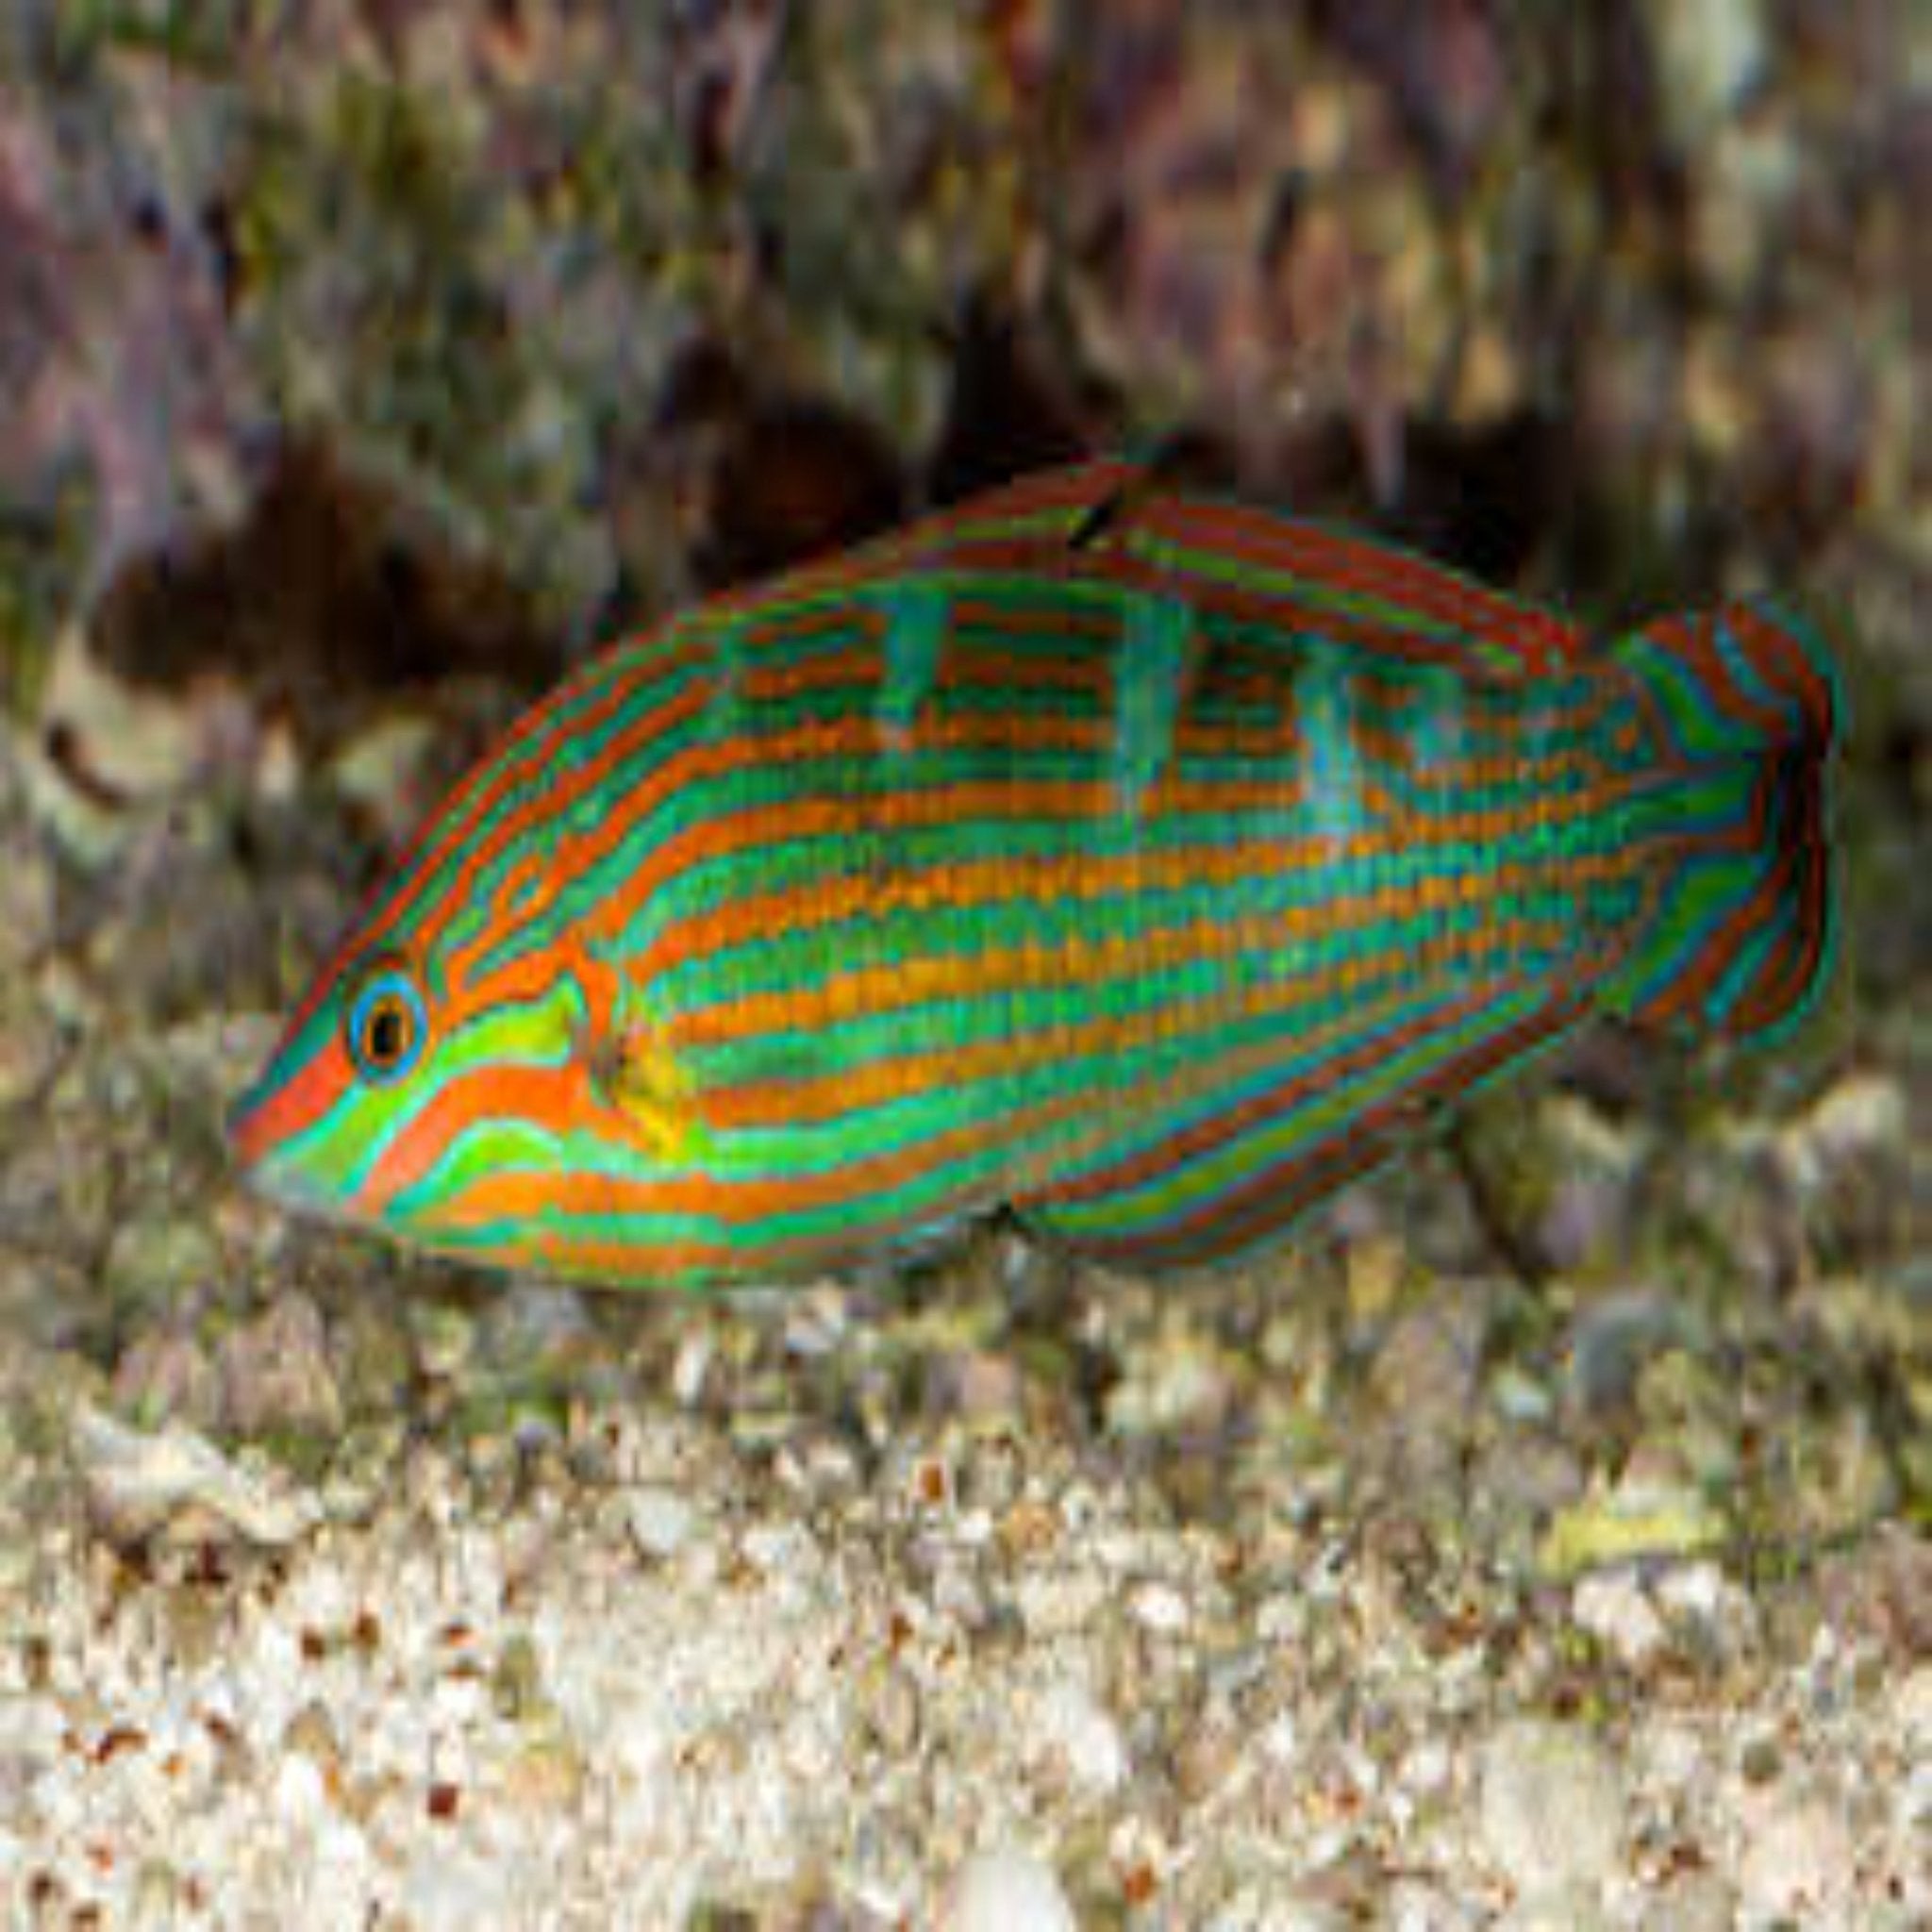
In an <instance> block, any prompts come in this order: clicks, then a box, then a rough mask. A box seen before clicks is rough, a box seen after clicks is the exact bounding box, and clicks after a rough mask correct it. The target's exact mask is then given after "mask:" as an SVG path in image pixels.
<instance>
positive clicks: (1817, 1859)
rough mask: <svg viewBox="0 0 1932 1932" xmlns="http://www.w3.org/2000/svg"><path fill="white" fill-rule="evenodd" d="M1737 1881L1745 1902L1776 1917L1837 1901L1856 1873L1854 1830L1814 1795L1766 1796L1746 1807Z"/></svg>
mask: <svg viewBox="0 0 1932 1932" xmlns="http://www.w3.org/2000/svg"><path fill="white" fill-rule="evenodd" d="M1741 1809H1742V1817H1741V1823H1742V1824H1743V1828H1744V1842H1743V1847H1742V1850H1741V1852H1740V1857H1739V1859H1738V1884H1739V1888H1740V1890H1741V1891H1742V1892H1743V1895H1744V1900H1745V1903H1746V1904H1747V1905H1749V1906H1752V1907H1756V1908H1757V1910H1758V1911H1759V1912H1764V1913H1770V1914H1773V1915H1776V1916H1785V1915H1787V1914H1795V1913H1799V1912H1807V1911H1809V1912H1816V1911H1819V1910H1820V1909H1821V1908H1823V1907H1826V1906H1829V1905H1832V1904H1834V1903H1836V1902H1837V1901H1838V1900H1839V1899H1840V1894H1841V1891H1842V1889H1843V1887H1844V1885H1845V1883H1846V1881H1847V1879H1848V1878H1849V1876H1850V1874H1851V1870H1852V1835H1851V1832H1850V1830H1849V1829H1848V1828H1847V1826H1846V1824H1845V1822H1844V1820H1843V1819H1842V1818H1841V1817H1840V1815H1839V1814H1838V1813H1837V1812H1836V1811H1834V1810H1832V1809H1831V1808H1829V1807H1827V1806H1825V1805H1824V1804H1822V1803H1820V1802H1818V1801H1817V1800H1815V1799H1805V1798H1797V1797H1792V1796H1790V1795H1786V1794H1779V1795H1776V1796H1769V1795H1767V1796H1765V1797H1761V1798H1759V1799H1758V1800H1757V1802H1755V1803H1754V1802H1748V1801H1747V1803H1746V1804H1745V1805H1744V1806H1743V1807H1741Z"/></svg>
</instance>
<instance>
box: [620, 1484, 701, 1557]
mask: <svg viewBox="0 0 1932 1932" xmlns="http://www.w3.org/2000/svg"><path fill="white" fill-rule="evenodd" d="M626 1513H627V1515H628V1519H629V1524H630V1540H631V1541H632V1542H634V1543H635V1544H636V1545H637V1547H638V1551H639V1554H640V1555H641V1556H643V1557H648V1558H649V1559H650V1560H651V1561H652V1562H654V1563H668V1562H669V1561H670V1560H671V1558H672V1557H675V1556H676V1554H677V1553H678V1551H679V1550H681V1549H683V1548H684V1546H685V1545H686V1544H687V1543H688V1542H689V1541H691V1531H692V1530H693V1529H695V1528H696V1526H697V1520H698V1517H697V1511H696V1510H695V1509H693V1508H692V1507H691V1504H690V1503H689V1502H687V1501H686V1500H685V1498H684V1497H682V1496H680V1495H679V1494H678V1493H677V1492H676V1491H675V1490H660V1489H644V1490H634V1491H632V1492H631V1497H630V1504H629V1508H628V1510H627V1512H626Z"/></svg>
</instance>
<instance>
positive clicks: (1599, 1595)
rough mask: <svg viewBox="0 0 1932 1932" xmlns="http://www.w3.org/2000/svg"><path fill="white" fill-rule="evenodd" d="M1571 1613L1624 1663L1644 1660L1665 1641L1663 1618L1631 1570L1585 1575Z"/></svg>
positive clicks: (1576, 1591) (1636, 1662)
mask: <svg viewBox="0 0 1932 1932" xmlns="http://www.w3.org/2000/svg"><path fill="white" fill-rule="evenodd" d="M1570 1614H1571V1615H1572V1616H1573V1617H1574V1619H1575V1620H1576V1624H1577V1627H1578V1628H1579V1629H1582V1630H1587V1631H1588V1632H1589V1633H1590V1634H1591V1636H1592V1637H1594V1638H1595V1639H1596V1641H1598V1642H1599V1643H1601V1644H1602V1645H1603V1646H1604V1647H1605V1648H1606V1649H1607V1651H1609V1653H1610V1654H1611V1656H1613V1657H1616V1658H1617V1659H1618V1661H1619V1662H1621V1663H1624V1664H1629V1665H1638V1664H1641V1663H1643V1662H1644V1661H1645V1660H1646V1659H1648V1658H1649V1657H1654V1656H1655V1655H1656V1654H1657V1647H1658V1646H1659V1645H1660V1644H1661V1643H1662V1642H1663V1641H1664V1623H1663V1619H1662V1618H1661V1617H1659V1616H1658V1615H1657V1611H1656V1609H1655V1607H1653V1606H1652V1604H1651V1601H1650V1598H1649V1596H1648V1595H1647V1594H1646V1593H1645V1591H1644V1588H1643V1586H1642V1584H1641V1583H1640V1582H1639V1581H1638V1580H1637V1578H1636V1577H1635V1576H1634V1575H1632V1574H1630V1573H1629V1572H1628V1571H1604V1572H1598V1573H1593V1574H1591V1575H1588V1576H1586V1577H1584V1578H1583V1580H1582V1581H1581V1582H1580V1583H1578V1584H1577V1586H1576V1589H1575V1592H1574V1595H1573V1596H1572V1598H1571V1602H1570Z"/></svg>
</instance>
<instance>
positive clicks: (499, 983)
mask: <svg viewBox="0 0 1932 1932" xmlns="http://www.w3.org/2000/svg"><path fill="white" fill-rule="evenodd" d="M575 963H576V962H575V961H574V960H573V959H572V958H571V955H570V949H569V948H568V946H553V947H551V948H549V949H547V950H546V951H545V952H543V953H541V955H539V956H538V957H535V958H528V959H525V960H524V961H522V962H520V963H519V965H518V966H516V967H515V968H513V969H508V970H505V971H503V972H499V973H495V974H489V975H483V976H478V975H472V976H469V977H464V976H462V975H459V974H452V973H451V972H449V971H448V970H447V967H446V962H445V961H443V960H442V959H441V958H438V957H436V956H435V955H434V954H433V953H429V952H426V951H413V952H412V951H411V950H410V949H409V948H408V947H404V946H397V945H395V944H393V943H390V942H388V940H387V937H386V936H372V937H371V938H369V939H367V940H359V939H356V938H352V939H351V941H350V942H349V943H348V944H347V945H346V946H345V947H344V948H343V950H342V952H341V955H340V957H339V958H337V960H336V961H335V962H334V963H333V964H332V965H331V966H330V967H329V968H328V969H327V970H326V971H325V972H324V974H322V975H321V977H320V978H319V980H318V981H317V983H316V984H315V986H314V987H313V989H312V990H311V991H310V992H309V994H308V998H307V999H306V1000H305V1001H304V1002H303V1004H302V1005H301V1007H300V1008H298V1009H297V1011H296V1013H295V1015H294V1018H293V1019H292V1020H291V1022H290V1024H289V1025H288V1027H287V1029H286V1030H285V1032H284V1034H283V1036H282V1038H281V1041H280V1042H279V1044H278V1045H277V1046H276V1047H275V1051H274V1052H273V1054H271V1056H270V1057H269V1059H268V1061H267V1063H266V1065H265V1066H264V1067H263V1068H262V1069H261V1071H260V1073H259V1074H258V1076H257V1078H256V1080H255V1081H254V1083H253V1084H252V1085H251V1086H250V1087H249V1088H248V1089H247V1091H245V1092H244V1093H243V1094H242V1098H241V1099H240V1100H239V1101H238V1102H237V1104H236V1106H235V1108H234V1109H233V1111H232V1113H231V1114H230V1116H229V1120H228V1140H229V1145H230V1147H231V1149H232V1150H233V1153H234V1156H235V1158H236V1161H237V1164H238V1166H239V1167H240V1168H241V1170H242V1174H243V1176H244V1178H245V1179H246V1180H247V1182H248V1184H249V1185H250V1186H251V1187H252V1188H253V1189H254V1190H255V1191H258V1192H259V1193H261V1194H263V1195H265V1196H266V1197H268V1198H269V1199H271V1200H273V1201H275V1203H276V1204H277V1205H279V1206H281V1207H284V1208H290V1209H291V1210H293V1211H295V1212H297V1213H300V1214H305V1215H310V1216H316V1217H320V1218H323V1219H325V1220H329V1221H334V1222H339V1223H345V1224H351V1225H359V1226H364V1227H368V1228H371V1229H374V1230H376V1231H379V1232H381V1233H383V1234H386V1235H389V1236H391V1237H393V1238H396V1239H398V1240H401V1241H405V1242H407V1243H408V1244H410V1245H413V1246H421V1247H427V1248H431V1249H436V1250H439V1251H441V1252H445V1253H451V1254H456V1255H460V1256H463V1257H468V1258H471V1259H475V1260H478V1261H482V1262H485V1263H488V1264H493V1265H498V1266H520V1265H546V1264H551V1263H554V1262H555V1261H556V1260H557V1259H558V1257H556V1256H555V1255H553V1254H552V1252H551V1249H552V1247H553V1246H554V1242H553V1241H552V1239H551V1237H552V1234H553V1232H554V1229H553V1228H552V1226H551V1217H550V1213H549V1210H550V1209H551V1208H552V1207H553V1206H554V1204H555V1202H556V1200H557V1199H558V1196H559V1194H560V1192H561V1191H563V1190H564V1188H565V1187H566V1186H567V1184H568V1177H569V1175H570V1174H572V1173H573V1172H574V1171H577V1172H580V1171H581V1170H583V1169H584V1168H585V1167H586V1166H591V1167H594V1166H596V1165H597V1164H598V1162H597V1159H596V1158H595V1156H594V1154H593V1153H592V1152H591V1150H592V1149H593V1148H594V1147H597V1146H602V1145H605V1144H606V1143H608V1148H609V1150H610V1155H611V1158H615V1159H622V1160H623V1161H624V1162H625V1163H627V1166H628V1169H629V1171H631V1172H633V1173H635V1172H636V1171H638V1170H639V1169H640V1168H641V1167H644V1166H647V1165H648V1164H649V1160H650V1155H651V1148H650V1144H649V1141H648V1139H647V1137H645V1136H643V1135H642V1134H641V1133H640V1132H639V1131H638V1130H637V1128H636V1126H635V1124H634V1122H633V1121H631V1120H630V1119H629V1118H628V1117H627V1116H626V1115H625V1112H624V1110H623V1109H622V1108H619V1107H617V1106H615V1105H614V1104H612V1102H611V1101H610V1100H609V1098H608V1097H607V1095H606V1093H605V1091H604V1090H603V1087H602V1086H601V1085H600V1083H599V1081H598V1080H597V1078H596V1077H595V1069H596V1066H597V1064H598V1059H599V1050H598V1048H597V1046H596V1043H595V1040H594V1038H593V1034H594V1029H593V1027H592V1026H591V1024H590V1015H589V1012H588V1002H587V996H586V991H585V985H586V975H584V974H581V973H580V972H578V971H577V970H575ZM563 1258H565V1259H567V1258H568V1257H563Z"/></svg>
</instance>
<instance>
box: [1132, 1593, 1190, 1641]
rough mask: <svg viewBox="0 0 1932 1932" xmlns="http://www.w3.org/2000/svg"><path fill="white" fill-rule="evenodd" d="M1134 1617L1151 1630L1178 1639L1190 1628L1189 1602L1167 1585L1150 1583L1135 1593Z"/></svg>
mask: <svg viewBox="0 0 1932 1932" xmlns="http://www.w3.org/2000/svg"><path fill="white" fill-rule="evenodd" d="M1134 1615H1135V1616H1136V1617H1138V1618H1139V1619H1140V1621H1141V1624H1144V1625H1145V1626H1146V1628H1148V1629H1149V1630H1152V1631H1155V1632H1157V1633H1158V1634H1159V1635H1160V1636H1163V1637H1176V1636H1178V1635H1179V1634H1180V1633H1181V1632H1182V1631H1183V1630H1185V1629H1186V1628H1187V1627H1188V1623H1189V1612H1188V1600H1187V1598H1186V1597H1184V1596H1183V1595H1182V1594H1181V1593H1180V1591H1177V1590H1174V1589H1173V1588H1171V1587H1170V1586H1169V1585H1167V1584H1165V1583H1149V1584H1146V1585H1144V1586H1143V1587H1142V1588H1141V1589H1140V1590H1138V1591H1135V1593H1134Z"/></svg>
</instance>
